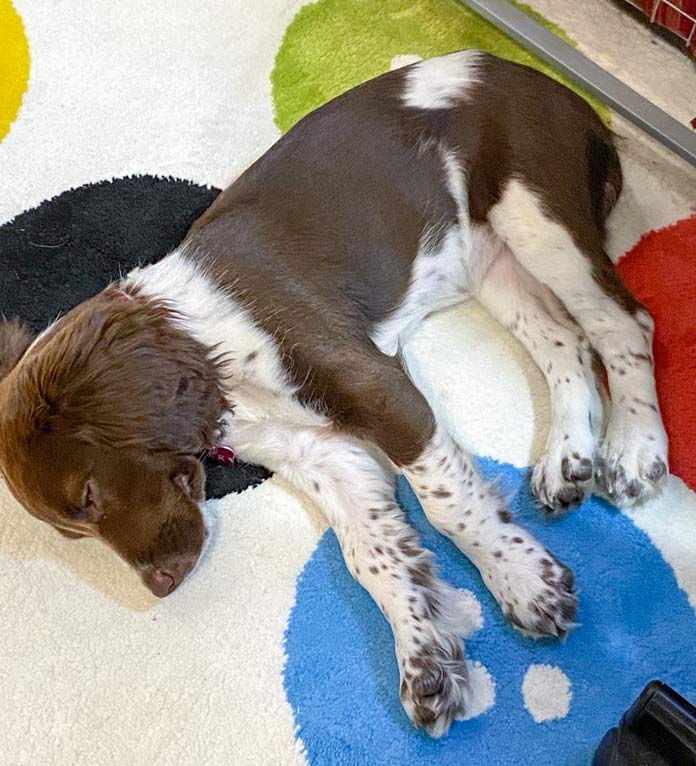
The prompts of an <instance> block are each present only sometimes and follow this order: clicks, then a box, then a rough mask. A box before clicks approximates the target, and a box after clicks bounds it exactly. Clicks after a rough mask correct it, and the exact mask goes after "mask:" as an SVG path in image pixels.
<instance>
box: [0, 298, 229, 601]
mask: <svg viewBox="0 0 696 766" xmlns="http://www.w3.org/2000/svg"><path fill="white" fill-rule="evenodd" d="M220 380H221V376H220V370H219V363H218V362H217V361H216V360H215V359H213V358H211V353H210V349H207V348H206V347H204V346H203V345H202V344H200V343H198V342H197V341H196V340H194V339H193V338H192V337H191V336H190V335H189V334H188V333H186V332H185V331H184V330H182V329H181V328H180V327H179V326H178V324H177V323H176V322H175V321H173V316H172V314H171V312H170V311H168V310H167V309H166V308H165V307H163V306H161V305H157V304H154V303H152V302H149V301H147V300H146V299H144V298H140V297H138V296H137V295H136V296H125V295H124V294H123V293H121V292H119V291H117V290H115V289H109V290H106V291H104V292H103V293H101V294H100V295H98V296H97V297H95V298H93V299H91V300H89V301H87V302H86V303H83V304H81V305H80V306H78V307H77V308H75V309H73V310H72V311H71V312H70V313H68V314H66V315H65V316H64V317H63V318H62V319H60V320H59V321H58V322H57V323H55V324H54V325H52V326H51V327H50V328H49V329H48V330H47V331H46V332H45V333H43V334H41V335H40V336H39V337H38V338H36V339H34V338H33V337H32V335H31V333H29V331H28V330H27V329H26V328H25V327H24V326H23V325H21V324H19V323H17V322H12V321H10V322H3V323H0V473H2V475H3V476H4V477H5V481H6V483H7V485H8V487H9V489H10V491H11V492H12V494H13V495H14V496H15V498H16V499H17V500H18V501H19V502H20V503H21V504H22V505H23V506H24V507H25V508H26V509H27V510H28V511H29V512H30V513H31V514H32V515H33V516H36V517H37V518H39V519H41V520H42V521H45V522H47V523H48V524H50V525H51V526H53V527H54V528H55V529H56V530H58V531H59V532H60V533H61V534H63V535H65V536H67V537H71V538H76V537H85V536H87V537H94V538H96V539H98V540H101V541H103V542H104V543H106V544H107V545H109V546H110V547H111V548H113V549H114V550H115V551H116V552H117V553H118V554H119V555H120V556H121V557H122V558H123V559H125V560H126V561H127V562H128V563H129V564H131V565H132V566H133V567H134V568H135V569H136V570H137V571H138V573H139V574H140V575H141V577H142V579H143V581H144V582H145V584H146V585H147V586H148V587H149V588H150V590H151V591H152V592H153V593H154V594H155V595H157V596H160V597H162V596H166V595H168V594H169V593H171V592H172V591H173V590H174V589H175V588H176V587H177V586H178V585H179V584H180V583H181V582H182V580H183V579H184V578H185V577H186V575H187V574H188V573H189V572H190V571H191V569H193V567H194V565H195V563H196V561H197V560H198V558H199V556H200V553H201V550H202V547H203V543H204V540H205V536H206V528H205V523H204V520H203V517H202V514H201V504H202V502H203V500H204V475H203V468H202V466H201V464H200V462H199V461H198V460H197V455H198V454H199V453H200V452H201V451H203V450H206V449H210V448H212V447H213V446H214V444H215V441H216V439H217V436H218V431H219V427H220V418H221V417H222V415H223V413H224V411H225V409H226V403H225V398H224V394H223V391H222V389H221V384H220Z"/></svg>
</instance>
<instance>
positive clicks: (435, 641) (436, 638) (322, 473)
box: [260, 428, 473, 737]
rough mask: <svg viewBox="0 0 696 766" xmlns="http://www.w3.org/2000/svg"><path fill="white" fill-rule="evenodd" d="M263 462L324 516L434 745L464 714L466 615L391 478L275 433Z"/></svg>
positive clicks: (317, 443)
mask: <svg viewBox="0 0 696 766" xmlns="http://www.w3.org/2000/svg"><path fill="white" fill-rule="evenodd" d="M260 441H261V443H265V444H267V445H268V444H271V443H273V445H274V449H273V454H272V455H271V454H266V455H265V456H264V460H265V462H266V464H267V465H269V467H271V468H273V470H274V471H276V472H277V473H279V474H280V475H282V476H283V477H284V478H285V479H286V480H288V481H289V482H290V483H291V484H293V485H294V486H295V487H297V488H298V489H300V490H301V491H302V492H304V493H305V494H306V495H307V496H309V497H310V498H311V499H312V500H313V501H314V502H315V503H316V504H317V505H318V506H319V507H320V508H321V509H322V510H323V512H324V513H325V515H326V517H327V519H328V521H329V523H330V524H331V526H332V528H333V530H334V531H335V533H336V536H337V538H338V541H339V543H340V545H341V550H342V552H343V556H344V558H345V561H346V564H347V565H348V569H349V570H350V572H351V574H352V575H353V577H355V579H356V580H357V581H358V582H359V583H360V584H361V585H362V586H363V587H364V588H365V589H366V590H367V591H368V592H369V593H370V595H371V596H372V598H373V599H374V600H375V601H376V603H377V604H378V605H379V608H380V609H381V610H382V613H383V614H384V616H385V617H386V618H387V620H388V621H389V624H390V625H391V628H392V631H393V633H394V639H395V645H396V656H397V660H398V665H399V672H400V675H401V686H400V696H401V701H402V704H403V706H404V708H405V710H406V713H407V714H408V716H409V718H410V719H411V721H412V722H413V723H414V724H415V725H416V726H418V727H422V728H425V729H427V731H428V733H429V734H431V735H432V736H434V737H439V736H441V735H442V734H444V733H445V732H446V731H447V730H448V728H449V726H450V724H451V722H452V721H453V720H455V719H458V718H461V717H462V716H463V715H464V713H465V710H466V707H467V674H466V665H465V662H464V653H463V645H462V639H461V636H462V635H463V634H464V633H466V632H469V631H470V630H471V629H472V627H473V625H471V621H472V618H471V614H470V612H469V611H468V610H467V608H466V599H464V598H463V597H462V594H461V593H460V592H458V591H456V590H454V589H453V588H451V587H449V586H448V585H446V584H445V583H444V582H443V581H442V580H441V579H440V578H439V577H438V575H437V572H436V571H435V567H434V565H433V562H432V558H431V556H430V554H429V553H428V552H427V551H425V550H424V549H423V548H422V547H421V546H420V543H419V541H418V538H417V536H416V534H415V532H414V531H413V529H411V527H410V526H409V525H408V524H407V522H406V520H405V518H404V514H403V512H402V511H401V509H400V508H399V506H398V505H397V503H396V501H395V498H394V479H393V475H391V473H390V471H389V469H388V468H386V467H385V466H384V465H382V464H380V462H379V461H378V460H376V459H375V458H374V457H372V456H371V455H370V454H369V453H368V452H367V451H366V450H365V449H364V448H363V447H361V446H359V445H356V444H355V443H352V442H350V441H348V440H346V439H344V438H343V437H341V436H338V435H336V434H335V433H326V432H321V431H309V430H294V429H287V430H282V431H281V430H279V429H277V428H274V429H273V433H272V435H270V434H269V436H268V437H267V438H266V437H265V436H264V435H261V436H260Z"/></svg>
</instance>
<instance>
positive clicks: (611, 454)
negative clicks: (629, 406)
mask: <svg viewBox="0 0 696 766" xmlns="http://www.w3.org/2000/svg"><path fill="white" fill-rule="evenodd" d="M633 412H635V410H634V411H633ZM633 412H630V413H629V414H633ZM634 419H635V420H636V421H637V420H638V419H637V418H635V417H634ZM617 420H618V417H617ZM635 425H636V426H638V425H639V423H638V422H636V424H635ZM667 473H668V468H667V436H666V434H665V432H664V428H663V427H662V424H661V423H660V422H657V423H651V424H649V425H647V426H646V428H644V429H643V428H642V427H637V428H636V427H634V424H633V423H632V422H631V420H630V418H629V416H626V415H624V416H621V419H620V420H619V422H618V423H615V422H614V421H613V418H612V423H611V424H610V427H609V430H608V432H607V436H606V439H605V440H604V443H603V444H602V447H601V449H600V453H599V456H598V459H597V461H596V469H595V477H596V479H597V484H598V485H599V486H600V488H601V489H602V490H604V492H606V494H607V496H608V497H609V499H610V500H611V501H612V502H613V503H615V504H616V505H618V506H619V507H621V508H627V507H630V506H632V505H637V504H639V503H643V502H645V501H646V500H650V499H651V498H653V497H655V495H657V494H658V493H659V491H660V487H661V485H662V482H663V481H664V479H665V477H666V476H667Z"/></svg>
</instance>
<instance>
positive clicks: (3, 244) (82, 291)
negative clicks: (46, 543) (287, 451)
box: [0, 176, 269, 498]
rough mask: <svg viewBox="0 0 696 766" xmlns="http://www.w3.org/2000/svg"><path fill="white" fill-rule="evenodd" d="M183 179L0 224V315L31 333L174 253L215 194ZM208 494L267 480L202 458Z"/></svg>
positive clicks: (47, 205)
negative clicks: (16, 320) (137, 269)
mask: <svg viewBox="0 0 696 766" xmlns="http://www.w3.org/2000/svg"><path fill="white" fill-rule="evenodd" d="M218 193H219V192H218V190H217V189H210V188H206V187H204V186H198V185H196V184H193V183H190V182H188V181H181V180H178V179H173V178H156V177H153V176H134V177H131V178H120V179H115V180H113V181H101V182H99V183H95V184H87V185H85V186H81V187H79V188H78V189H71V190H69V191H66V192H63V193H62V194H60V195H59V196H57V197H54V198H53V199H50V200H47V201H45V202H43V203H42V204H41V205H39V206H38V207H36V208H34V209H32V210H28V211H26V212H25V213H22V214H21V215H19V216H17V217H16V218H15V219H13V220H12V221H10V222H9V223H6V224H5V225H4V226H0V273H2V280H1V281H0V312H1V313H2V314H4V316H6V317H8V318H9V317H19V318H20V319H23V320H24V321H25V322H27V324H29V325H30V326H31V327H32V329H33V330H34V331H36V332H39V331H40V330H42V329H43V328H44V327H46V325H48V324H49V323H50V322H51V321H52V320H53V319H55V318H56V317H57V316H58V315H60V314H63V313H65V312H66V311H69V310H70V309H71V308H73V306H76V305H77V304H78V303H81V302H82V301H84V300H86V299H87V298H89V297H91V296H92V295H94V294H95V293H97V292H99V291H100V290H102V289H103V288H104V287H106V286H107V285H108V284H109V283H110V282H112V281H113V280H114V279H117V278H118V277H119V275H122V274H127V273H128V272H129V271H130V270H131V269H133V268H134V267H136V266H139V265H146V264H148V263H153V262H155V261H157V260H159V259H160V258H162V257H163V256H164V255H166V254H167V253H168V252H169V251H170V250H172V249H173V248H175V247H176V246H177V245H178V244H179V243H180V242H181V240H182V239H183V238H184V236H185V234H186V232H187V231H188V229H189V227H190V226H191V224H192V223H193V222H194V221H195V219H196V218H198V216H199V215H201V213H203V211H204V210H206V208H207V207H209V206H210V204H211V203H212V201H213V200H214V199H215V197H216V196H217V194H218ZM206 474H207V481H206V494H207V496H208V497H209V498H210V497H223V496H224V495H227V494H229V493H230V492H240V491H242V490H243V489H246V488H247V487H251V486H254V485H256V484H259V483H260V482H262V481H263V480H264V479H265V478H267V477H268V475H269V474H268V472H267V471H266V470H265V469H264V468H260V467H259V466H251V465H247V464H245V463H241V462H239V461H238V462H236V463H234V465H232V466H230V467H224V466H221V465H217V464H215V463H212V462H211V461H206Z"/></svg>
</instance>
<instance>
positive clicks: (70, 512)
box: [64, 505, 91, 521]
mask: <svg viewBox="0 0 696 766" xmlns="http://www.w3.org/2000/svg"><path fill="white" fill-rule="evenodd" d="M64 514H65V516H66V517H67V518H68V519H70V520H71V521H89V519H90V515H91V507H90V506H85V507H83V508H80V507H79V506H77V505H69V506H67V508H65V510H64Z"/></svg>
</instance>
